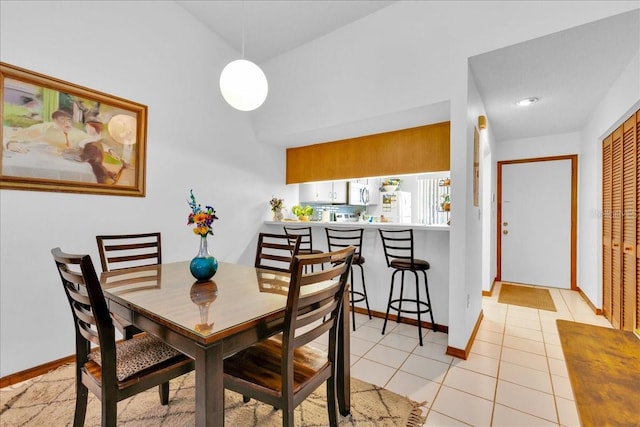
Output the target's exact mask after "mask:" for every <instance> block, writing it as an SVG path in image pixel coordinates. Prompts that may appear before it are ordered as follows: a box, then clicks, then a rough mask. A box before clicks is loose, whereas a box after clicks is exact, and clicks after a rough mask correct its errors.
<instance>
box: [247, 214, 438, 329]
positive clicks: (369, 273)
mask: <svg viewBox="0 0 640 427" xmlns="http://www.w3.org/2000/svg"><path fill="white" fill-rule="evenodd" d="M283 226H287V227H311V233H312V237H313V248H314V249H320V250H322V251H326V250H327V235H326V233H325V231H324V229H325V228H364V234H363V242H362V255H363V256H364V258H365V259H366V262H365V263H364V274H365V282H366V285H367V294H368V297H369V306H370V308H371V311H372V313H373V312H375V314H374V315H377V316H381V317H383V318H384V313H385V312H386V310H387V301H388V299H389V288H390V285H391V274H392V273H393V270H392V269H391V268H389V267H387V261H386V259H385V257H384V249H383V247H382V241H381V240H380V233H378V229H380V228H385V229H391V228H396V229H408V228H410V229H412V230H413V238H414V251H415V256H416V258H419V259H424V260H426V261H428V262H429V264H430V266H431V268H430V269H429V270H428V271H427V276H428V280H429V294H430V296H431V302H432V304H433V313H434V318H435V321H436V324H438V325H440V326H448V325H449V233H448V232H449V229H450V227H449V226H448V225H423V224H398V223H391V222H336V221H330V222H321V221H265V222H264V224H263V225H262V227H261V230H260V231H262V232H267V233H283V232H284V230H283V228H282V227H283ZM397 276H399V275H397ZM398 280H399V279H398ZM398 280H396V288H395V291H396V292H398V290H399V289H400V287H399V286H397V285H398ZM355 281H356V284H355V287H356V289H360V288H361V284H360V275H359V274H356V279H355ZM413 283H414V276H413V275H412V274H408V275H405V295H411V296H413V295H415V285H414V284H413ZM420 283H421V284H420V294H421V298H424V285H423V284H422V281H421V282H420ZM394 298H395V296H394ZM357 307H364V303H359V304H357ZM392 313H393V311H392ZM407 317H412V318H414V319H415V318H416V316H415V315H407ZM356 322H358V319H356ZM361 323H362V322H361V321H360V322H359V323H358V325H360V324H361ZM416 342H417V336H416Z"/></svg>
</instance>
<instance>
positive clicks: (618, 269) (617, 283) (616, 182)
mask: <svg viewBox="0 0 640 427" xmlns="http://www.w3.org/2000/svg"><path fill="white" fill-rule="evenodd" d="M611 184H612V185H611V318H610V319H609V320H610V321H611V324H612V325H613V326H614V327H616V328H620V326H621V320H622V126H621V127H619V128H618V129H616V130H615V131H614V132H613V139H612V140H611Z"/></svg>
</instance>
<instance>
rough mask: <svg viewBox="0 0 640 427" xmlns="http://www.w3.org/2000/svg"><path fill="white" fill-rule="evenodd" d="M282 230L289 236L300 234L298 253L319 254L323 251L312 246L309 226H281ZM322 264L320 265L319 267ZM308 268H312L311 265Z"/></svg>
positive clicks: (311, 234)
mask: <svg viewBox="0 0 640 427" xmlns="http://www.w3.org/2000/svg"><path fill="white" fill-rule="evenodd" d="M282 228H284V232H285V233H286V234H288V235H290V236H292V237H293V236H300V252H299V253H300V255H307V254H321V253H322V252H323V251H322V250H320V249H314V248H313V233H312V232H311V227H291V226H289V227H287V226H286V225H285V226H283V227H282ZM323 267H324V266H323V265H321V266H320V268H323ZM310 268H312V269H313V268H314V266H313V265H311V266H310Z"/></svg>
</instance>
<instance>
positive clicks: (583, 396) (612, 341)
mask: <svg viewBox="0 0 640 427" xmlns="http://www.w3.org/2000/svg"><path fill="white" fill-rule="evenodd" d="M556 323H557V325H558V334H559V336H560V342H561V343H562V351H563V352H564V358H565V360H566V363H567V369H568V371H569V379H570V380H571V386H572V387H573V395H574V397H575V401H576V406H577V407H578V413H579V414H580V420H581V422H582V425H583V426H585V427H590V426H594V427H595V426H598V427H599V426H640V340H639V339H638V338H637V337H636V336H635V335H634V334H633V332H628V331H620V330H618V329H612V328H604V327H601V326H594V325H588V324H585V323H578V322H570V321H568V320H560V319H558V320H556Z"/></svg>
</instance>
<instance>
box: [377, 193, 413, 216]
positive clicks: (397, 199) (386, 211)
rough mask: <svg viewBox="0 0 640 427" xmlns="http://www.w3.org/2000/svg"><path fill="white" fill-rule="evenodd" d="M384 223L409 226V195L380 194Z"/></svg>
mask: <svg viewBox="0 0 640 427" xmlns="http://www.w3.org/2000/svg"><path fill="white" fill-rule="evenodd" d="M380 197H381V199H382V216H383V217H384V222H393V223H398V224H411V222H412V221H411V193H409V192H408V191H394V192H391V193H387V192H382V193H380Z"/></svg>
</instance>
